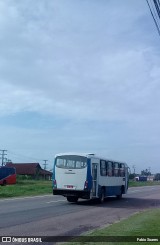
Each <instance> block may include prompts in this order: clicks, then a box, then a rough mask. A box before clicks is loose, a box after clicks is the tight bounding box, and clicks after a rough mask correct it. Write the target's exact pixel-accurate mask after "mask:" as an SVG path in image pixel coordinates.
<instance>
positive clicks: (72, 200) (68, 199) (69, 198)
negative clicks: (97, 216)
mask: <svg viewBox="0 0 160 245" xmlns="http://www.w3.org/2000/svg"><path fill="white" fill-rule="evenodd" d="M67 201H68V202H77V201H78V197H67Z"/></svg>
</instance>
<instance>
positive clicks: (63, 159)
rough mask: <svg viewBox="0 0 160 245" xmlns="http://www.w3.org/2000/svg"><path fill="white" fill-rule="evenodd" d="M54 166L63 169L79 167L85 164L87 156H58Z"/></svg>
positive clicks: (83, 166)
mask: <svg viewBox="0 0 160 245" xmlns="http://www.w3.org/2000/svg"><path fill="white" fill-rule="evenodd" d="M56 166H57V167H58V168H65V169H68V168H69V169H81V168H85V167H86V166H87V158H86V157H82V156H71V155H70V156H58V157H56Z"/></svg>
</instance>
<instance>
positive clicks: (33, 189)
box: [0, 179, 52, 198]
mask: <svg viewBox="0 0 160 245" xmlns="http://www.w3.org/2000/svg"><path fill="white" fill-rule="evenodd" d="M41 194H42V195H43V194H52V181H49V180H22V179H18V180H17V183H16V184H15V185H6V186H0V198H9V197H20V196H36V195H41Z"/></svg>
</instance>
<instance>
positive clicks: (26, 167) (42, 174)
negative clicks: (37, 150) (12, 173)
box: [6, 162, 52, 180]
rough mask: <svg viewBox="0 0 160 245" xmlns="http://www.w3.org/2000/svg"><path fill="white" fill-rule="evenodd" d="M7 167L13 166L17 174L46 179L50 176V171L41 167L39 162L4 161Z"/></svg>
mask: <svg viewBox="0 0 160 245" xmlns="http://www.w3.org/2000/svg"><path fill="white" fill-rule="evenodd" d="M6 166H7V167H14V168H15V169H16V173H17V175H24V176H30V177H32V178H33V179H48V180H50V179H51V177H52V172H50V171H47V170H45V169H42V168H41V166H40V164H39V163H12V162H8V163H6Z"/></svg>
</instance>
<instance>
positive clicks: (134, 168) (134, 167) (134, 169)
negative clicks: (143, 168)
mask: <svg viewBox="0 0 160 245" xmlns="http://www.w3.org/2000/svg"><path fill="white" fill-rule="evenodd" d="M132 168H133V171H134V175H135V172H136V166H135V165H133V166H132Z"/></svg>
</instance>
